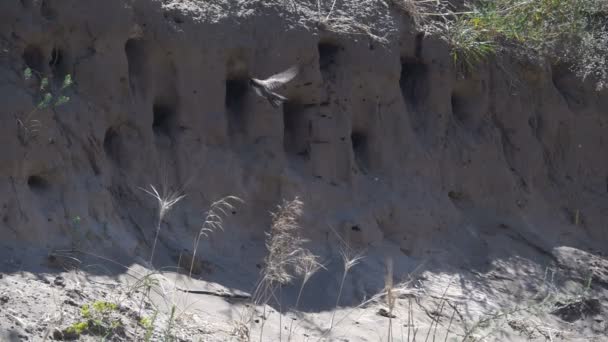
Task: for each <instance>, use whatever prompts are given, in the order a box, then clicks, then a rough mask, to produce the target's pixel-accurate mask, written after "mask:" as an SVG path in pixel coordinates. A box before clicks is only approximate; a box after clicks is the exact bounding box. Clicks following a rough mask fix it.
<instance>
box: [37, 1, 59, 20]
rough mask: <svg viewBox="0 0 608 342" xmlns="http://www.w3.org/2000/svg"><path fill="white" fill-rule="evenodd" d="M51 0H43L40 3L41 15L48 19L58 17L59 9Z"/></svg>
mask: <svg viewBox="0 0 608 342" xmlns="http://www.w3.org/2000/svg"><path fill="white" fill-rule="evenodd" d="M52 2H53V1H51V0H42V3H41V4H40V15H42V17H43V18H45V19H47V20H53V19H55V18H56V17H57V11H56V10H55V8H54V7H53V5H52Z"/></svg>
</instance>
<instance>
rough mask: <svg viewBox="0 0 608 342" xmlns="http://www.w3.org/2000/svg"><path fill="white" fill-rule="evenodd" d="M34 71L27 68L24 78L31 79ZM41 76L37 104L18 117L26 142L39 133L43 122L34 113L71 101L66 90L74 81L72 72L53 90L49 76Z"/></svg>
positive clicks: (20, 133)
mask: <svg viewBox="0 0 608 342" xmlns="http://www.w3.org/2000/svg"><path fill="white" fill-rule="evenodd" d="M33 76H34V71H33V70H32V69H31V68H26V69H25V70H24V71H23V78H24V79H25V80H26V81H29V80H31V79H32V78H33ZM39 76H40V85H39V86H38V89H37V90H38V93H37V94H35V95H34V96H35V98H37V100H36V103H37V104H36V106H35V107H34V109H32V110H31V111H30V112H29V113H28V114H26V115H24V116H23V117H22V118H17V119H16V121H17V127H18V128H19V140H20V141H21V142H22V143H23V144H26V143H27V142H28V141H29V139H30V138H33V137H35V136H36V134H37V133H38V131H39V129H40V127H41V126H42V123H41V122H40V120H38V119H35V118H34V114H35V113H36V112H37V111H39V110H43V109H47V108H55V107H59V106H61V105H64V104H66V103H68V102H69V101H70V97H69V96H66V95H65V91H66V90H67V89H68V88H69V87H71V86H72V84H73V83H74V82H73V80H72V76H71V75H70V74H68V75H66V76H65V77H64V79H63V80H62V83H61V86H60V87H59V89H56V90H53V89H52V87H51V85H50V83H49V78H48V77H46V76H44V75H39Z"/></svg>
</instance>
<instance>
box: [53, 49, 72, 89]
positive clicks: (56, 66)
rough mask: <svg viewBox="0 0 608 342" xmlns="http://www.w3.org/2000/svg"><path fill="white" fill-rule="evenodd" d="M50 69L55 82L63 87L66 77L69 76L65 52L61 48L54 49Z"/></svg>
mask: <svg viewBox="0 0 608 342" xmlns="http://www.w3.org/2000/svg"><path fill="white" fill-rule="evenodd" d="M49 68H50V69H51V73H52V75H53V80H54V81H55V82H56V83H58V84H59V85H61V84H62V83H63V81H64V79H65V77H66V76H67V75H68V74H69V70H68V66H67V63H66V58H65V55H64V53H63V51H62V50H61V49H59V48H53V50H52V51H51V58H50V59H49Z"/></svg>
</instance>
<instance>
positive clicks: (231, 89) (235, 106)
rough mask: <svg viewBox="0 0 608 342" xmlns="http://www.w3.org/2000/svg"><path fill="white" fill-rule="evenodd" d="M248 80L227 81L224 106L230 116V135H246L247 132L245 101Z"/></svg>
mask: <svg viewBox="0 0 608 342" xmlns="http://www.w3.org/2000/svg"><path fill="white" fill-rule="evenodd" d="M248 82H249V80H248V79H247V78H238V77H237V78H234V79H227V80H226V94H225V98H224V104H225V107H226V112H227V114H228V130H229V134H230V135H234V134H237V133H244V130H245V120H246V115H245V100H246V97H247V90H248V88H249V83H248Z"/></svg>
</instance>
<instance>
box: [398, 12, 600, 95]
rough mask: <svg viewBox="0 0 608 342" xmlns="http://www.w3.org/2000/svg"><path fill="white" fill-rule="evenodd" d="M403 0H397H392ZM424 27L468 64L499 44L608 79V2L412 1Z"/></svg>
mask: <svg viewBox="0 0 608 342" xmlns="http://www.w3.org/2000/svg"><path fill="white" fill-rule="evenodd" d="M393 1H399V0H393ZM411 4H414V5H415V6H416V7H417V9H416V10H411V12H412V13H416V15H417V17H418V18H419V20H418V23H419V25H420V26H421V28H422V29H423V30H424V31H427V32H430V33H436V34H438V35H439V36H441V37H443V38H444V39H445V40H446V41H447V42H448V43H449V44H450V45H451V47H452V58H453V60H454V62H455V64H456V65H457V66H462V67H464V68H465V69H466V70H470V69H471V68H472V67H474V66H476V65H477V64H479V63H480V62H481V61H483V60H485V59H486V58H488V57H489V56H491V55H493V54H494V53H497V52H499V51H500V50H507V49H510V50H513V49H517V50H520V51H522V52H524V53H525V54H528V55H530V56H533V57H538V56H540V57H544V58H547V59H549V60H551V61H552V62H559V63H565V64H567V65H570V67H571V69H572V70H573V71H575V72H576V74H577V75H579V76H580V77H581V78H583V79H586V78H587V77H592V78H593V79H594V81H595V82H596V87H597V88H598V89H602V88H604V87H605V86H606V84H607V83H606V82H608V44H607V43H608V26H607V25H606V19H605V18H606V17H607V16H608V5H606V3H605V2H604V1H602V0H538V1H525V0H477V1H471V2H470V3H469V4H468V5H469V8H468V9H467V10H466V11H460V12H458V11H455V9H454V8H453V7H451V5H449V4H446V2H439V1H422V0H420V1H412V2H411Z"/></svg>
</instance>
